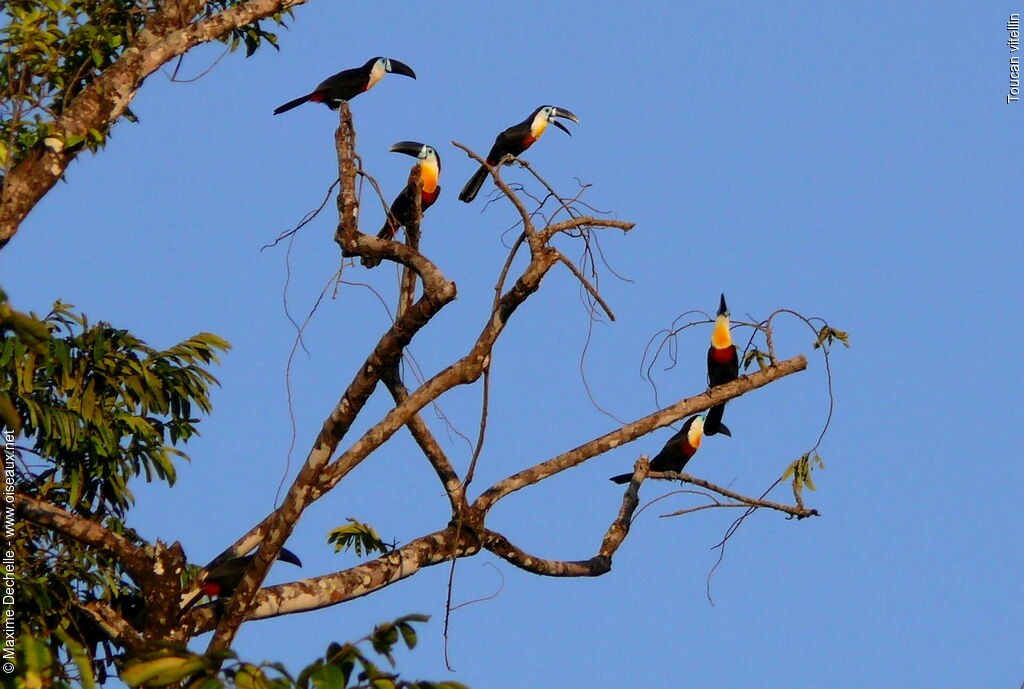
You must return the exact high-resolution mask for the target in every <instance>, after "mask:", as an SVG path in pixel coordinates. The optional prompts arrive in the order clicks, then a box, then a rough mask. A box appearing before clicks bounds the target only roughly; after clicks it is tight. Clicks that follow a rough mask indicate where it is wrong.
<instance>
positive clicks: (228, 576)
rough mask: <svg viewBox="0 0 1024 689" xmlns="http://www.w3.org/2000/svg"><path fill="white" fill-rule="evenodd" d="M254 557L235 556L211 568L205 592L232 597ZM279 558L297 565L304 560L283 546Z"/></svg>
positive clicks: (221, 596)
mask: <svg viewBox="0 0 1024 689" xmlns="http://www.w3.org/2000/svg"><path fill="white" fill-rule="evenodd" d="M254 557H256V554H255V553H253V554H252V555H246V556H245V557H235V558H232V559H230V560H228V561H227V562H223V563H221V564H219V565H217V566H216V567H214V568H213V569H211V570H210V571H209V572H207V574H206V581H205V582H204V583H203V588H202V591H203V593H204V594H206V595H207V596H211V597H213V596H217V597H218V598H225V599H226V598H230V597H231V596H232V595H234V593H235V589H236V588H238V585H239V584H240V583H241V582H242V577H243V576H245V572H246V570H247V569H249V564H250V563H251V562H252V559H253V558H254ZM277 559H278V560H280V561H281V562H289V563H291V564H293V565H295V566H296V567H301V566H302V560H300V559H299V558H298V556H297V555H296V554H295V553H293V552H292V551H290V550H288V549H287V548H281V552H280V553H278V554H277Z"/></svg>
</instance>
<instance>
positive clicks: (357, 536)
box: [327, 517, 394, 557]
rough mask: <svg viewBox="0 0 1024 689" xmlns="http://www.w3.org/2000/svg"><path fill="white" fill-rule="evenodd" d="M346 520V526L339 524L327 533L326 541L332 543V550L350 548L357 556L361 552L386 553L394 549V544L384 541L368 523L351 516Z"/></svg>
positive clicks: (359, 555) (361, 554) (361, 553)
mask: <svg viewBox="0 0 1024 689" xmlns="http://www.w3.org/2000/svg"><path fill="white" fill-rule="evenodd" d="M347 521H348V522H349V523H348V525H347V526H339V527H337V528H336V529H332V530H331V531H330V533H328V534H327V542H328V543H333V544H334V552H336V553H340V552H342V551H344V550H348V549H349V548H352V549H353V550H355V552H356V556H357V557H362V556H363V553H366V554H367V555H369V554H370V553H373V552H378V553H381V554H384V555H386V554H387V553H389V552H391V551H392V550H393V549H394V546H393V545H391V544H388V543H385V542H384V541H383V540H382V539H381V537H380V534H378V533H377V530H376V529H374V528H373V527H372V526H370V525H369V524H364V523H363V522H360V521H357V520H355V519H353V518H352V517H348V518H347Z"/></svg>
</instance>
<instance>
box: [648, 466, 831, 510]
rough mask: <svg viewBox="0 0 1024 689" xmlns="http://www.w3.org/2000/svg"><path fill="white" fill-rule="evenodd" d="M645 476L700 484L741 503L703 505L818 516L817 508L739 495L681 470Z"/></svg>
mask: <svg viewBox="0 0 1024 689" xmlns="http://www.w3.org/2000/svg"><path fill="white" fill-rule="evenodd" d="M647 478H660V479H667V480H669V481H682V482H683V483H692V484H693V485H695V486H700V487H701V488H707V489H708V490H710V491H714V492H715V493H718V494H719V495H724V496H725V497H727V498H732V499H733V500H736V501H738V502H739V503H742V504H741V505H725V504H719V505H705V507H740V506H742V507H767V508H768V509H772V510H778V511H779V512H785V513H786V514H788V515H791V516H793V517H796V518H797V519H804V518H806V517H818V516H820V515H819V514H818V510H809V509H807V508H805V507H803V506H802V505H797V506H795V507H794V506H791V505H785V504H782V503H779V502H772V501H771V500H764V499H762V498H751V497H748V496H746V495H741V494H740V493H737V492H736V491H733V490H729V489H728V488H723V487H721V486H717V485H715V484H714V483H711V482H710V481H705V480H704V479H702V478H697V477H696V476H691V475H690V474H686V473H683V472H679V473H676V472H673V471H664V472H657V471H652V472H651V473H650V474H648V476H647ZM692 511H693V510H682V511H680V512H673V513H671V514H664V515H662V516H663V517H676V516H679V515H681V514H686V513H687V512H692Z"/></svg>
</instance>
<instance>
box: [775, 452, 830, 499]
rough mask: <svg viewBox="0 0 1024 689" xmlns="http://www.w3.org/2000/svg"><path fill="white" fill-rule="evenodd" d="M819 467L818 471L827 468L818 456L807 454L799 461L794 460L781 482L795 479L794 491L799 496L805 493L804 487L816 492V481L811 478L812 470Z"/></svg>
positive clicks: (783, 474)
mask: <svg viewBox="0 0 1024 689" xmlns="http://www.w3.org/2000/svg"><path fill="white" fill-rule="evenodd" d="M815 467H817V468H818V469H824V468H825V462H824V461H822V459H821V457H820V456H819V455H818V454H814V455H811V454H810V453H807V454H805V455H803V456H802V457H800V458H799V459H795V460H793V461H792V462H791V463H790V465H789V466H788V467H786V471H784V472H783V473H782V478H781V479H779V480H780V481H785V480H786V479H787V478H789V477H790V476H792V477H793V490H794V491H796V493H797V494H800V493H802V492H803V490H804V487H805V486H806V487H807V488H810V489H811V490H815V487H814V480H813V479H812V478H811V473H812V470H813V469H814V468H815Z"/></svg>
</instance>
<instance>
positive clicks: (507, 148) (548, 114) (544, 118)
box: [459, 105, 580, 203]
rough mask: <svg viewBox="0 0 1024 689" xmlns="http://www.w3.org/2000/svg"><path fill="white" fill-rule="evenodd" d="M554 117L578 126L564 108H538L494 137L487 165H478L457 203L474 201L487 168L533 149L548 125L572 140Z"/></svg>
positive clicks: (575, 120) (544, 106) (567, 131)
mask: <svg viewBox="0 0 1024 689" xmlns="http://www.w3.org/2000/svg"><path fill="white" fill-rule="evenodd" d="M556 117H561V118H563V119H566V120H572V121H573V122H575V123H576V124H579V123H580V120H579V118H578V117H576V116H575V115H573V114H572V113H571V112H569V111H568V110H566V109H565V108H556V107H555V106H554V105H542V106H540V107H539V108H537V109H536V110H534V111H533V112H532V113H530V116H529V117H527V118H526V119H525V120H523V121H522V122H520V123H519V124H514V125H512V126H511V127H509V128H508V129H506V130H505V131H503V132H502V133H501V134H498V137H497V138H496V139H495V140H494V145H493V146H491V152H490V153H488V154H487V165H481V166H480V169H479V170H477V171H476V173H475V174H474V175H473V176H472V177H470V178H469V181H468V182H466V186H464V187H463V188H462V191H461V192H460V193H459V200H460V201H465V202H466V203H470V202H471V201H472V200H473V199H475V198H476V195H477V194H478V193H479V192H480V187H481V186H483V183H484V180H486V179H487V168H488V167H494V166H496V165H499V164H500V163H501V162H502V161H503V160H504V159H505V156H513V157H515V156H518V155H519V154H520V153H522V152H523V151H525V150H526V149H528V148H529V147H530V146H532V145H533V142H534V141H536V140H537V139H539V138H540V137H541V135H542V134H543V133H544V130H545V129H547V128H548V125H549V124H553V125H555V126H556V127H558V128H559V129H561V130H562V131H563V132H565V133H566V134H568V135H569V136H572V132H570V131H569V130H568V129H566V128H565V125H563V124H562V123H561V122H559V121H558V120H556V119H555V118H556Z"/></svg>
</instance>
